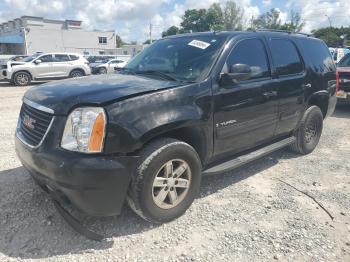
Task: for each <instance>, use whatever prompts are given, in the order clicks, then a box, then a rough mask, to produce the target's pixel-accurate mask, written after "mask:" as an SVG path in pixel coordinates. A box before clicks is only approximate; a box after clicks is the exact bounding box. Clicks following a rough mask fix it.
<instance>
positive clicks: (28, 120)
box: [23, 115, 36, 129]
mask: <svg viewBox="0 0 350 262" xmlns="http://www.w3.org/2000/svg"><path fill="white" fill-rule="evenodd" d="M35 122H36V120H35V119H33V118H31V117H30V116H28V115H24V117H23V124H24V125H25V126H26V127H28V128H30V129H34V124H35Z"/></svg>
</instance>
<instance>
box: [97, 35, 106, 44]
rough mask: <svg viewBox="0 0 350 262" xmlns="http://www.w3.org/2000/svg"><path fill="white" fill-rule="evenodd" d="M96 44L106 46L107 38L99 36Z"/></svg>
mask: <svg viewBox="0 0 350 262" xmlns="http://www.w3.org/2000/svg"><path fill="white" fill-rule="evenodd" d="M98 43H99V44H107V37H104V36H100V37H99V38H98Z"/></svg>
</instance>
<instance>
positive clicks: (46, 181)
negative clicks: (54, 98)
mask: <svg viewBox="0 0 350 262" xmlns="http://www.w3.org/2000/svg"><path fill="white" fill-rule="evenodd" d="M55 121H59V119H57V118H56V119H55ZM53 126H55V125H53ZM57 134H58V133H57V132H56V131H54V130H50V131H49V132H48V135H47V137H46V138H44V141H43V143H42V144H41V145H40V147H39V148H31V147H29V146H28V145H26V144H24V143H23V142H22V140H21V139H19V138H18V136H17V135H16V138H15V147H16V153H17V155H18V157H19V159H20V160H21V162H22V164H23V166H24V167H25V168H26V169H27V170H28V171H29V172H30V174H31V175H32V176H33V177H34V178H35V179H36V180H37V181H38V182H39V184H40V185H41V186H43V187H45V188H46V189H47V190H48V191H50V193H52V195H54V196H59V198H60V199H61V200H62V201H64V202H67V201H68V202H69V203H72V204H73V205H74V206H75V207H77V208H78V209H79V210H81V211H82V212H84V213H86V214H88V215H92V216H112V215H117V214H120V212H121V209H122V207H123V204H124V201H125V197H126V193H127V189H128V186H129V183H130V181H131V174H132V172H133V170H134V167H135V164H136V162H137V158H138V157H132V156H113V155H100V154H95V155H89V154H82V153H76V152H70V151H66V150H63V149H61V148H59V147H54V146H52V145H53V144H55V141H57V139H56V136H57ZM56 200H57V198H56Z"/></svg>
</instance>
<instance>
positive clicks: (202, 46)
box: [188, 40, 210, 49]
mask: <svg viewBox="0 0 350 262" xmlns="http://www.w3.org/2000/svg"><path fill="white" fill-rule="evenodd" d="M188 45H190V46H194V47H197V48H200V49H206V48H207V47H208V46H210V44H209V43H207V42H203V41H200V40H192V41H191V42H189V43H188Z"/></svg>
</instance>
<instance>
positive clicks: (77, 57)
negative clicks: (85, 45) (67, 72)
mask: <svg viewBox="0 0 350 262" xmlns="http://www.w3.org/2000/svg"><path fill="white" fill-rule="evenodd" d="M69 56H70V59H71V60H72V61H75V60H78V59H79V56H77V55H69Z"/></svg>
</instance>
